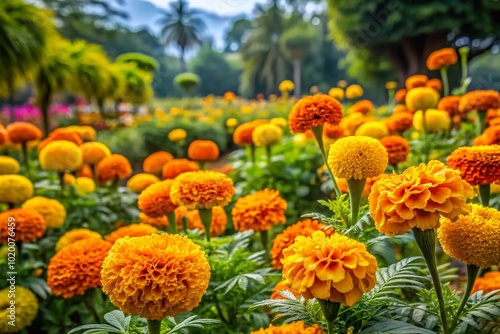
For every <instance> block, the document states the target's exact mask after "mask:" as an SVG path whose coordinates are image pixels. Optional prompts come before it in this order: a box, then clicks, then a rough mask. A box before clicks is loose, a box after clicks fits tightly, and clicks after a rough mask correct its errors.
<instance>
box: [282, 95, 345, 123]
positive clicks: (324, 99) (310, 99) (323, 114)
mask: <svg viewBox="0 0 500 334" xmlns="http://www.w3.org/2000/svg"><path fill="white" fill-rule="evenodd" d="M342 116H343V115H342V105H341V104H340V102H339V101H337V100H335V99H334V98H332V97H330V96H328V95H325V94H317V95H313V96H306V97H303V98H302V99H300V100H299V101H298V102H297V103H296V104H295V105H294V106H293V108H292V111H291V112H290V115H289V116H288V124H289V126H290V130H291V131H292V133H297V132H306V131H307V130H311V129H312V128H313V127H315V126H318V125H322V124H325V123H328V124H332V125H339V124H340V120H341V119H342Z"/></svg>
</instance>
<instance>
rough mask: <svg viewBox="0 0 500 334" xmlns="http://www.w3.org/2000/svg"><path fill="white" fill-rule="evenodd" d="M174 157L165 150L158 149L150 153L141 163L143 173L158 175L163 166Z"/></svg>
mask: <svg viewBox="0 0 500 334" xmlns="http://www.w3.org/2000/svg"><path fill="white" fill-rule="evenodd" d="M173 159H174V157H173V155H172V154H170V153H168V152H166V151H158V152H154V153H152V154H150V155H149V156H148V157H147V158H146V159H144V162H143V164H142V169H143V170H144V172H145V173H150V174H153V175H159V174H160V173H161V171H162V169H163V166H165V164H166V163H167V162H169V161H171V160H173Z"/></svg>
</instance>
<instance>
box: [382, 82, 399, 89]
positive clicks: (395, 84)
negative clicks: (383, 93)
mask: <svg viewBox="0 0 500 334" xmlns="http://www.w3.org/2000/svg"><path fill="white" fill-rule="evenodd" d="M396 88H398V82H397V81H387V82H386V83H385V89H387V90H394V89H396Z"/></svg>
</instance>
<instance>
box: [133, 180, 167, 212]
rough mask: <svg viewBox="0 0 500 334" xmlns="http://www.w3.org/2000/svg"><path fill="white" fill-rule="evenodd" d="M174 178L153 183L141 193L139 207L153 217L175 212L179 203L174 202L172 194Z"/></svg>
mask: <svg viewBox="0 0 500 334" xmlns="http://www.w3.org/2000/svg"><path fill="white" fill-rule="evenodd" d="M173 183H174V180H163V181H160V182H156V183H153V184H152V185H150V186H149V187H147V188H146V189H144V191H143V192H142V193H141V194H140V195H139V199H138V202H137V204H138V206H139V209H140V210H141V211H142V212H144V213H145V214H146V215H148V216H149V217H152V218H158V217H162V216H165V215H166V214H167V213H170V212H173V211H174V210H175V208H176V207H177V205H175V204H174V203H172V198H171V196H170V192H171V188H172V184H173Z"/></svg>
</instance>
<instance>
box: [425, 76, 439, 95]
mask: <svg viewBox="0 0 500 334" xmlns="http://www.w3.org/2000/svg"><path fill="white" fill-rule="evenodd" d="M425 87H429V88H432V89H434V90H435V91H436V92H438V93H439V94H441V92H442V91H443V83H442V82H441V80H439V79H438V78H434V79H429V81H427V82H426V83H425Z"/></svg>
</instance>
